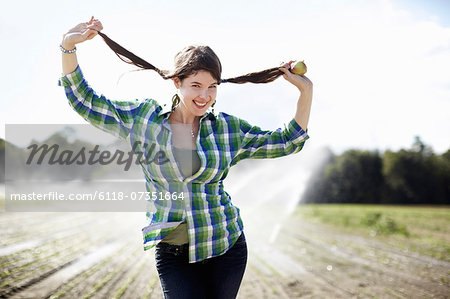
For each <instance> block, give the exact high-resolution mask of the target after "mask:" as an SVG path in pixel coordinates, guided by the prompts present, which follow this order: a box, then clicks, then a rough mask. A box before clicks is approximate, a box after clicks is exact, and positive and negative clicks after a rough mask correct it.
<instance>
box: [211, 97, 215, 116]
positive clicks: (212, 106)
mask: <svg viewBox="0 0 450 299" xmlns="http://www.w3.org/2000/svg"><path fill="white" fill-rule="evenodd" d="M215 104H216V100H214V103H213V104H212V105H211V108H212V110H211V111H212V113H213V114H214V105H215Z"/></svg>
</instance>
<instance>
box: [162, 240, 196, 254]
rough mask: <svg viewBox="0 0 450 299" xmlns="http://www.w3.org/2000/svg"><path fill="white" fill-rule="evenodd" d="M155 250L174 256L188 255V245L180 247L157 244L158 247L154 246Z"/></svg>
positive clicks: (163, 243)
mask: <svg viewBox="0 0 450 299" xmlns="http://www.w3.org/2000/svg"><path fill="white" fill-rule="evenodd" d="M156 248H157V249H158V250H161V252H166V253H172V254H174V255H182V254H184V253H189V243H186V244H182V245H174V244H169V243H166V242H159V243H158V245H156Z"/></svg>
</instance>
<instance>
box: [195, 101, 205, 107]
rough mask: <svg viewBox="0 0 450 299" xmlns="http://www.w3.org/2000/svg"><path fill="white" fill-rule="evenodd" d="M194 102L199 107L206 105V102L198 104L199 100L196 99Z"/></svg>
mask: <svg viewBox="0 0 450 299" xmlns="http://www.w3.org/2000/svg"><path fill="white" fill-rule="evenodd" d="M194 103H195V104H197V105H198V106H200V107H203V106H205V105H206V103H203V104H200V103H199V102H197V101H194Z"/></svg>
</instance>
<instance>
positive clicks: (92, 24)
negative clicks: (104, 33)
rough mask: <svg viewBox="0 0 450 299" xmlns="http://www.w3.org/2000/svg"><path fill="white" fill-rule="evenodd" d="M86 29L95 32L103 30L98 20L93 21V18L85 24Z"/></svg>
mask: <svg viewBox="0 0 450 299" xmlns="http://www.w3.org/2000/svg"><path fill="white" fill-rule="evenodd" d="M86 25H87V28H89V29H94V30H97V31H101V30H103V25H102V22H100V21H99V20H98V19H95V18H94V16H92V17H91V19H90V20H89V22H87V23H86Z"/></svg>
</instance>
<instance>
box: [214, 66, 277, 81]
mask: <svg viewBox="0 0 450 299" xmlns="http://www.w3.org/2000/svg"><path fill="white" fill-rule="evenodd" d="M281 75H283V72H282V71H280V70H279V67H274V68H271V69H267V70H264V71H260V72H255V73H249V74H247V75H243V76H239V77H234V78H230V79H224V80H222V83H227V82H230V83H237V84H243V83H269V82H272V81H274V80H276V79H277V78H278V77H280V76H281Z"/></svg>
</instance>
